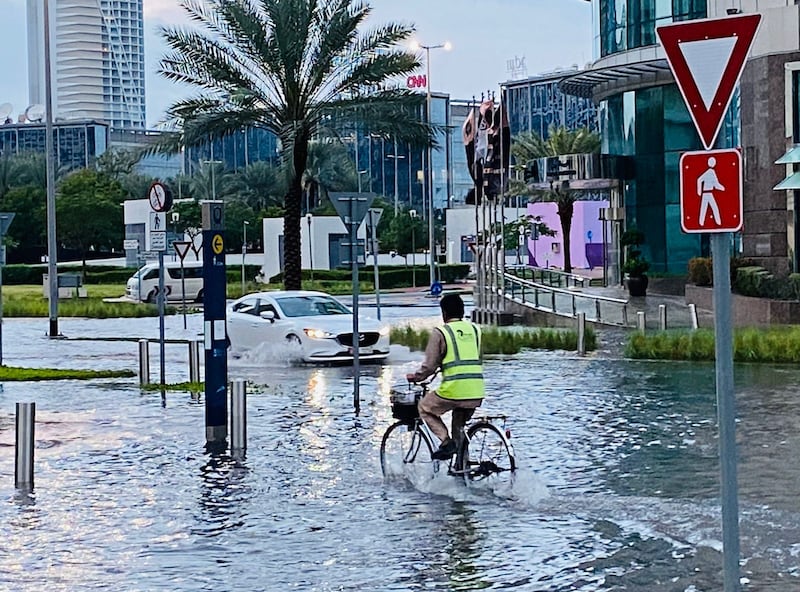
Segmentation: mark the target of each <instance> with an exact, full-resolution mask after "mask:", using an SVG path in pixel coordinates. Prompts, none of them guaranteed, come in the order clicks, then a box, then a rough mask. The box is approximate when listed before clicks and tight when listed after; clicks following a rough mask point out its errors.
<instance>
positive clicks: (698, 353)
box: [625, 326, 800, 364]
mask: <svg viewBox="0 0 800 592" xmlns="http://www.w3.org/2000/svg"><path fill="white" fill-rule="evenodd" d="M625 354H626V355H627V356H628V357H631V358H636V359H650V360H688V361H713V360H714V358H715V353H714V331H713V330H711V329H700V330H697V331H686V330H675V331H659V332H657V333H647V334H642V333H634V334H633V335H632V336H631V338H630V340H629V341H628V344H627V346H626V349H625ZM733 358H734V360H735V361H736V362H760V363H767V362H768V363H787V364H789V363H791V364H796V363H798V362H800V327H796V326H792V327H770V328H768V329H753V328H749V329H737V330H736V331H735V332H734V338H733Z"/></svg>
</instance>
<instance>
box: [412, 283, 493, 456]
mask: <svg viewBox="0 0 800 592" xmlns="http://www.w3.org/2000/svg"><path fill="white" fill-rule="evenodd" d="M439 306H440V307H441V309H442V318H443V319H444V324H443V325H442V326H441V327H437V328H436V329H435V330H434V331H431V336H430V338H429V339H428V345H427V346H426V347H425V360H424V361H423V362H422V365H421V366H420V369H419V370H417V371H416V372H414V373H412V374H406V379H407V380H408V381H409V382H421V381H423V380H425V379H426V378H428V377H429V376H432V375H433V374H435V373H436V371H437V369H438V368H441V369H442V383H441V385H440V386H439V389H438V391H433V390H431V391H428V393H427V394H426V395H425V397H424V398H423V399H422V400H421V401H420V402H419V415H420V417H421V418H422V420H423V421H424V422H425V423H426V424H427V426H428V427H429V428H430V430H431V432H433V433H434V434H435V435H436V437H437V438H439V441H440V442H441V444H440V445H439V449H438V450H436V451H435V452H434V453H433V455H432V456H433V458H434V459H436V460H447V459H448V458H450V457H452V456H453V454H455V452H456V450H457V443H456V441H455V440H454V439H453V438H451V437H450V435H449V434H448V432H447V426H446V425H445V424H444V422H443V421H442V415H444V414H445V413H447V412H448V411H452V412H453V422H452V426H451V427H452V433H453V436H454V437H455V438H459V437H461V434H462V432H463V428H464V424H466V423H467V421H469V419H470V418H471V417H472V415H473V414H474V413H475V409H477V408H478V407H480V405H481V403H482V402H483V397H484V390H485V389H484V383H483V366H482V363H481V332H480V329H479V328H478V326H477V325H475V324H473V323H471V322H470V321H465V320H464V318H463V317H464V301H463V300H462V299H461V297H460V296H459V295H458V294H447V295H445V296H443V297H442V299H441V301H440V302H439Z"/></svg>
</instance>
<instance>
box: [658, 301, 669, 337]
mask: <svg viewBox="0 0 800 592" xmlns="http://www.w3.org/2000/svg"><path fill="white" fill-rule="evenodd" d="M658 325H659V327H660V328H661V330H662V331H666V330H667V305H666V304H659V305H658Z"/></svg>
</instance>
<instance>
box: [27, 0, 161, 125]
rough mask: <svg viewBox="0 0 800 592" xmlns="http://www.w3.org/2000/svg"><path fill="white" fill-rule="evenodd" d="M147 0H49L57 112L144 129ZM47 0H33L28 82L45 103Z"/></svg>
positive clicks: (36, 98)
mask: <svg viewBox="0 0 800 592" xmlns="http://www.w3.org/2000/svg"><path fill="white" fill-rule="evenodd" d="M142 2H143V0H50V4H49V11H50V48H51V50H50V51H51V72H52V76H53V79H52V89H53V97H52V98H53V112H54V115H55V118H56V119H77V118H81V119H84V118H85V119H98V120H103V121H107V122H108V123H109V124H111V127H112V128H114V129H117V130H122V129H143V128H144V127H145V95H144V18H143V8H142ZM43 13H44V0H28V85H29V93H30V101H31V103H41V104H44V102H45V100H44V99H45V97H44V88H45V86H44V16H43Z"/></svg>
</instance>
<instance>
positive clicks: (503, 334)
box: [390, 325, 597, 354]
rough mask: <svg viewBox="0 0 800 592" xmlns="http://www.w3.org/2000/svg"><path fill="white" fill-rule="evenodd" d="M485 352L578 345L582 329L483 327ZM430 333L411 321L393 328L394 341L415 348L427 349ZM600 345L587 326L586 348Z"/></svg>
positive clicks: (508, 352) (568, 349) (565, 348)
mask: <svg viewBox="0 0 800 592" xmlns="http://www.w3.org/2000/svg"><path fill="white" fill-rule="evenodd" d="M482 336H483V353H484V354H516V353H519V352H520V351H521V350H523V349H547V350H557V349H558V350H567V351H575V350H577V349H578V333H577V331H575V330H572V329H545V328H538V329H518V328H516V329H502V328H498V327H482ZM429 337H430V331H429V330H428V329H415V328H414V327H412V326H410V325H405V326H401V327H394V328H392V332H391V336H390V339H391V341H392V343H399V344H400V345H405V346H406V347H408V348H409V349H411V350H424V349H425V346H426V345H427V343H428V338H429ZM595 349H597V335H596V333H595V332H594V331H593V330H592V329H591V328H589V327H587V328H586V350H587V351H592V350H595Z"/></svg>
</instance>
